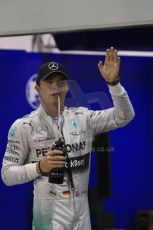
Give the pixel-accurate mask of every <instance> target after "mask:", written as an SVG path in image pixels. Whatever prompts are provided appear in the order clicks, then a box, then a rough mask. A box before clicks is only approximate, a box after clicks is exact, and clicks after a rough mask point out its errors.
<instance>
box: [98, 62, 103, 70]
mask: <svg viewBox="0 0 153 230" xmlns="http://www.w3.org/2000/svg"><path fill="white" fill-rule="evenodd" d="M98 68H99V70H101V69H102V68H103V63H102V61H99V63H98Z"/></svg>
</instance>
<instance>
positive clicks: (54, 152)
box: [46, 149, 63, 156]
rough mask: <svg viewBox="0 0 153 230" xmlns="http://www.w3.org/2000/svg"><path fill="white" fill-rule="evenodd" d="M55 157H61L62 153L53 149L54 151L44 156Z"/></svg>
mask: <svg viewBox="0 0 153 230" xmlns="http://www.w3.org/2000/svg"><path fill="white" fill-rule="evenodd" d="M56 155H63V152H62V151H60V150H56V149H55V150H51V151H48V153H47V154H46V156H56Z"/></svg>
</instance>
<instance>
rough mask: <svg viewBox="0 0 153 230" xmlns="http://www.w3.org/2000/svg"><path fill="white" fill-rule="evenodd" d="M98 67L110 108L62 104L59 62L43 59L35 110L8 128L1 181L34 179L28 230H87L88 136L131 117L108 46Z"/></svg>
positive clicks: (65, 88) (63, 91)
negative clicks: (29, 228)
mask: <svg viewBox="0 0 153 230" xmlns="http://www.w3.org/2000/svg"><path fill="white" fill-rule="evenodd" d="M98 68H99V71H100V73H101V75H102V77H103V78H104V80H105V81H106V84H107V85H108V88H109V92H110V94H111V97H112V100H113V105H114V106H113V107H112V108H109V109H106V110H100V111H91V110H89V109H87V108H84V107H77V108H69V109H68V108H65V107H64V100H65V96H66V94H67V92H68V90H69V84H68V75H67V73H66V71H65V69H64V67H63V65H61V64H60V63H57V62H50V63H45V64H43V65H42V66H41V67H40V69H39V71H38V73H37V79H36V90H37V91H38V93H39V96H40V102H41V103H40V106H39V108H38V109H37V110H35V111H33V112H32V113H30V114H29V115H26V116H25V117H23V118H20V119H17V120H16V121H15V122H14V123H13V125H12V126H11V128H10V130H9V134H8V144H7V147H6V152H5V155H4V159H3V165H2V179H3V181H4V183H5V184H6V185H9V186H11V185H17V184H22V183H26V182H29V181H32V180H34V204H33V230H90V229H91V224H90V215H89V207H88V196H87V192H88V178H89V169H90V153H91V149H92V140H93V137H94V135H96V134H98V133H101V132H106V131H109V130H113V129H116V128H119V127H122V126H125V125H127V124H128V123H129V122H130V121H131V120H132V119H133V117H134V110H133V107H132V105H131V102H130V100H129V97H128V95H127V92H126V91H125V89H124V87H123V86H121V84H120V80H119V77H118V73H119V68H120V58H119V57H118V55H117V50H115V49H114V48H113V47H111V48H109V49H107V50H106V57H105V61H104V63H102V62H101V61H100V62H99V63H98ZM57 143H58V145H57ZM59 143H60V144H59ZM59 146H62V148H61V147H60V148H59Z"/></svg>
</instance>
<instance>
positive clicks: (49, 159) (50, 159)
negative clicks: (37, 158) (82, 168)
mask: <svg viewBox="0 0 153 230" xmlns="http://www.w3.org/2000/svg"><path fill="white" fill-rule="evenodd" d="M46 159H47V160H48V161H65V160H66V157H64V156H47V157H46Z"/></svg>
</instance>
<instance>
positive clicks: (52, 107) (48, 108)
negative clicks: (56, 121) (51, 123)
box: [41, 102, 64, 117]
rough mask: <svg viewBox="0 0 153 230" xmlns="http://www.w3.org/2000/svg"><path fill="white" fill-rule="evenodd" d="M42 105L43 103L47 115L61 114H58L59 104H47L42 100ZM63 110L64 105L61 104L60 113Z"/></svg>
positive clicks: (55, 115)
mask: <svg viewBox="0 0 153 230" xmlns="http://www.w3.org/2000/svg"><path fill="white" fill-rule="evenodd" d="M41 105H42V107H43V109H44V110H45V111H46V113H47V115H49V116H51V117H57V116H59V114H58V106H57V105H49V106H46V105H45V104H44V103H43V102H41ZM63 111H64V105H61V107H60V115H61V114H62V113H63Z"/></svg>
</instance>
